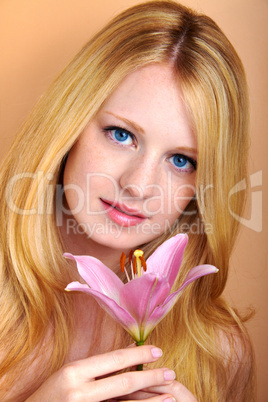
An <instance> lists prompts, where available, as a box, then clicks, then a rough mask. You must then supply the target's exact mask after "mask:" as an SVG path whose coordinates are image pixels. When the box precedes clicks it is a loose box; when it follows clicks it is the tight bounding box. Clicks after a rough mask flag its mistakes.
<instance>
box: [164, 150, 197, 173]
mask: <svg viewBox="0 0 268 402" xmlns="http://www.w3.org/2000/svg"><path fill="white" fill-rule="evenodd" d="M169 160H170V162H171V163H172V164H173V165H174V166H175V167H176V168H177V169H178V170H181V171H185V172H188V171H192V170H196V161H195V160H194V159H192V158H190V157H188V156H184V155H181V154H176V155H173V156H172V157H171V158H169Z"/></svg>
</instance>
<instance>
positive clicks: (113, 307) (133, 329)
mask: <svg viewBox="0 0 268 402" xmlns="http://www.w3.org/2000/svg"><path fill="white" fill-rule="evenodd" d="M86 293H89V294H91V295H92V297H94V299H95V300H96V301H97V303H98V304H99V305H100V307H101V308H103V310H105V311H106V312H107V313H108V314H109V315H110V316H111V317H112V318H113V319H114V320H115V321H117V322H118V323H119V324H120V325H122V327H123V328H124V329H125V330H126V331H127V332H128V333H129V334H130V335H131V336H132V338H133V339H134V340H135V341H136V342H138V341H139V340H140V329H139V326H138V324H137V322H136V320H135V319H134V318H133V317H132V316H131V314H130V313H129V312H128V311H127V310H126V309H124V308H123V307H121V306H119V304H118V303H117V302H116V301H115V300H113V299H111V298H110V297H108V296H106V295H104V294H103V293H101V292H98V291H96V290H94V289H90V288H89V289H88V291H86Z"/></svg>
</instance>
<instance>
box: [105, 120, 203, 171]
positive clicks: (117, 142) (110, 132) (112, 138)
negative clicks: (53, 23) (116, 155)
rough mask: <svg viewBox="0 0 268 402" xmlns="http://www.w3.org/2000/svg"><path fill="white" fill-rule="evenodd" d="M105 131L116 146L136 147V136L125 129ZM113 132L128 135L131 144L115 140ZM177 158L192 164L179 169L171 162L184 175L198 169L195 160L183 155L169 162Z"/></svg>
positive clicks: (111, 127)
mask: <svg viewBox="0 0 268 402" xmlns="http://www.w3.org/2000/svg"><path fill="white" fill-rule="evenodd" d="M103 131H104V133H105V135H106V136H107V137H108V138H109V140H111V141H113V142H114V143H115V144H116V145H119V146H121V147H128V146H135V145H136V142H137V140H136V137H135V135H134V134H132V133H131V132H130V131H128V130H127V129H125V128H123V127H118V126H109V127H105V128H104V129H103ZM113 131H120V132H121V133H125V134H127V135H128V136H129V137H130V138H131V144H125V143H124V142H121V141H119V140H117V139H115V138H114V137H113V134H112V132H113ZM175 157H177V158H181V159H184V160H185V161H187V162H188V163H190V164H191V167H189V168H187V169H182V168H180V167H177V166H176V165H175V164H174V163H173V162H171V163H172V164H173V166H174V168H175V169H176V170H177V171H179V172H182V173H188V172H192V171H193V170H196V169H197V162H196V160H194V159H193V158H191V157H189V156H186V155H183V154H174V155H172V156H170V157H169V158H168V160H169V161H170V160H171V159H172V158H175Z"/></svg>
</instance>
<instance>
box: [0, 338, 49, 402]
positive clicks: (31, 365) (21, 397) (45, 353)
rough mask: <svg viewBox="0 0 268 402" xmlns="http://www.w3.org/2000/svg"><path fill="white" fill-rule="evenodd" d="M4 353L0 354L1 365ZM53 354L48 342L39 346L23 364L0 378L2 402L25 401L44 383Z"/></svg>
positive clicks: (0, 397) (0, 398)
mask: <svg viewBox="0 0 268 402" xmlns="http://www.w3.org/2000/svg"><path fill="white" fill-rule="evenodd" d="M3 355H4V353H0V364H1V362H2V360H3ZM50 355H51V353H49V348H48V346H47V342H46V341H44V342H43V343H42V345H39V347H37V348H36V349H35V350H34V351H33V352H32V353H31V354H30V355H28V357H26V358H25V359H24V361H23V362H22V363H20V364H19V365H18V366H16V367H15V368H13V369H10V371H8V372H7V373H6V374H5V375H4V376H2V377H1V378H0V401H5V402H13V401H14V402H20V401H25V400H26V399H27V397H29V395H31V394H32V393H33V392H34V391H35V390H36V389H37V388H39V386H40V385H41V384H42V382H43V381H44V379H45V378H44V377H45V375H44V371H45V370H44V368H45V367H46V366H47V364H48V361H49V359H50Z"/></svg>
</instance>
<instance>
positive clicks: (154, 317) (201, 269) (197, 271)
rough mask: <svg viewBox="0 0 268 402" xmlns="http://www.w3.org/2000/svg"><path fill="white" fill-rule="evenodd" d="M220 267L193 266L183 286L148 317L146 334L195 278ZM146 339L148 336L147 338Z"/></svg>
mask: <svg viewBox="0 0 268 402" xmlns="http://www.w3.org/2000/svg"><path fill="white" fill-rule="evenodd" d="M216 272H218V269H217V268H216V267H214V266H213V265H208V264H205V265H198V266H197V267H195V268H192V269H191V270H190V271H189V273H188V275H187V276H186V279H185V281H184V282H183V284H182V286H181V287H180V288H179V289H178V290H177V291H176V292H174V293H172V294H171V295H169V296H168V297H167V299H166V300H165V301H164V303H163V304H162V305H161V306H157V307H156V308H155V310H154V311H153V312H152V314H151V316H150V317H149V318H148V320H147V323H146V327H145V330H144V336H146V337H148V335H149V334H150V333H151V332H152V330H153V329H154V327H155V326H156V325H157V324H158V323H159V322H160V321H161V320H162V319H163V318H164V317H165V316H166V315H167V313H168V312H169V311H170V310H171V309H172V307H173V306H174V304H175V303H176V302H177V301H178V299H179V297H180V296H181V294H182V290H183V289H184V288H185V287H186V286H187V285H189V284H190V283H191V282H193V281H194V280H195V279H198V278H200V277H201V276H205V275H208V274H212V273H216ZM145 339H146V338H145Z"/></svg>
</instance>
